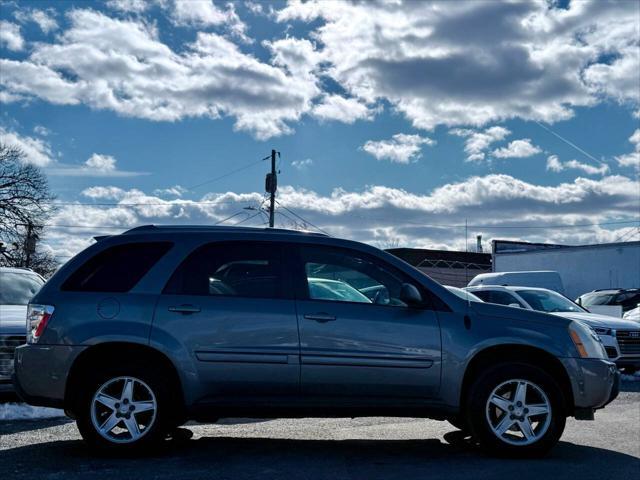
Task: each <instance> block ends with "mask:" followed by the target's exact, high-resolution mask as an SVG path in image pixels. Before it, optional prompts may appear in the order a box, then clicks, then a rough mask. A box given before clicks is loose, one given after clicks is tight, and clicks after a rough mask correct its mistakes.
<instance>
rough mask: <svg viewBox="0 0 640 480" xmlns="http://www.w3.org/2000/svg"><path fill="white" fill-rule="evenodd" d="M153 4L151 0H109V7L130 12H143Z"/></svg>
mask: <svg viewBox="0 0 640 480" xmlns="http://www.w3.org/2000/svg"><path fill="white" fill-rule="evenodd" d="M151 5H152V2H151V1H150V0H108V1H107V7H109V8H111V9H113V10H119V11H121V12H128V13H142V12H144V11H145V10H147V9H148V8H149V7H150V6H151Z"/></svg>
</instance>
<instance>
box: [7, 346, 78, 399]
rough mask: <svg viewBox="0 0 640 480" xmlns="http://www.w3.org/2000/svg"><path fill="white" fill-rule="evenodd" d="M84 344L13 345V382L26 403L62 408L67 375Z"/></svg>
mask: <svg viewBox="0 0 640 480" xmlns="http://www.w3.org/2000/svg"><path fill="white" fill-rule="evenodd" d="M83 349H84V347H73V346H67V345H22V346H20V347H18V348H16V353H15V373H14V374H13V385H14V388H15V390H16V393H17V394H18V396H19V397H21V398H22V399H23V400H24V401H25V402H27V403H29V404H30V405H38V406H42V407H56V408H63V407H64V401H65V389H66V385H67V376H68V374H69V372H70V370H71V366H72V365H73V362H74V360H75V359H76V358H77V356H78V355H79V354H80V352H81V351H82V350H83Z"/></svg>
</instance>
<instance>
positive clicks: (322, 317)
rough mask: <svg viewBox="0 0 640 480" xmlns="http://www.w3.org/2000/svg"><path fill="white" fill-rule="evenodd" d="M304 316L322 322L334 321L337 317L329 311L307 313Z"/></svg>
mask: <svg viewBox="0 0 640 480" xmlns="http://www.w3.org/2000/svg"><path fill="white" fill-rule="evenodd" d="M304 318H306V319H307V320H315V321H316V322H320V323H327V322H333V321H334V320H335V319H336V317H335V316H334V315H329V314H328V313H307V314H305V316H304Z"/></svg>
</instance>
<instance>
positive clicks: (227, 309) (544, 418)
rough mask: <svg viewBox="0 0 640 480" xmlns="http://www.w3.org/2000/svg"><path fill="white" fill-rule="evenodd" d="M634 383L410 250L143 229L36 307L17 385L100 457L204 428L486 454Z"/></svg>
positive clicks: (598, 347) (266, 233)
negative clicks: (424, 434)
mask: <svg viewBox="0 0 640 480" xmlns="http://www.w3.org/2000/svg"><path fill="white" fill-rule="evenodd" d="M618 381H619V380H618V373H617V371H616V368H615V365H614V364H613V363H611V362H610V361H608V360H607V358H606V353H605V350H604V348H603V346H602V344H601V343H600V340H599V339H598V336H597V335H595V333H594V332H593V330H591V328H590V327H588V326H587V325H585V324H583V323H581V322H579V321H575V320H570V319H564V318H559V317H557V316H552V315H547V314H544V313H539V312H535V311H529V310H523V309H518V308H513V307H507V306H501V305H493V304H489V303H478V302H469V301H465V300H464V299H462V298H459V297H458V296H456V295H455V294H454V293H451V292H450V291H448V290H447V289H446V288H444V287H443V286H441V285H440V284H438V283H437V282H435V281H433V280H431V279H430V278H429V277H427V276H426V275H424V274H423V273H421V272H420V271H418V270H417V269H415V268H413V267H411V266H410V265H408V264H406V263H404V262H403V261H401V260H399V259H398V258H396V257H394V256H392V255H390V254H388V253H385V252H383V251H380V250H378V249H376V248H373V247H371V246H367V245H364V244H360V243H357V242H352V241H347V240H340V239H336V238H332V237H328V236H325V235H320V234H313V233H304V232H295V231H287V230H277V229H254V228H241V227H197V226H194V227H189V226H183V227H159V226H145V227H138V228H134V229H132V230H129V231H127V232H125V233H123V234H121V235H115V236H109V237H103V238H99V239H98V241H97V242H96V243H95V244H93V245H92V246H90V247H89V248H87V249H86V250H85V251H83V252H82V253H80V254H79V255H77V256H76V257H75V258H73V259H72V260H71V261H69V262H68V263H67V264H65V265H64V266H63V267H62V268H61V269H60V270H59V271H58V272H57V273H56V274H55V275H54V276H53V277H52V278H51V279H50V280H49V281H48V282H47V283H46V284H45V285H44V286H43V287H42V289H41V290H40V291H39V292H38V294H37V295H36V296H35V297H34V298H33V300H32V301H31V303H30V305H29V307H28V312H27V344H25V345H23V346H20V347H18V348H17V349H16V355H15V376H14V382H15V386H16V389H17V391H18V392H19V394H20V395H21V397H22V398H23V399H24V400H25V401H27V402H28V403H30V404H32V405H42V406H50V407H59V408H64V409H65V411H66V412H67V414H68V415H69V416H70V417H72V418H74V419H75V420H76V422H77V426H78V429H79V430H80V433H81V434H82V436H83V438H84V439H85V441H86V442H88V443H89V444H90V445H92V446H94V447H96V448H103V449H105V448H106V449H112V450H122V449H127V450H128V449H131V448H134V449H142V448H146V447H149V446H152V445H154V444H156V443H157V442H158V441H160V440H162V439H164V438H166V437H167V435H169V434H170V432H171V431H172V430H174V429H175V428H177V427H178V426H179V425H181V424H183V423H185V422H186V421H188V420H194V421H200V422H212V421H215V420H217V419H219V418H222V417H231V416H235V417H261V418H276V417H290V418H293V417H355V416H379V415H386V416H404V417H426V418H432V419H437V420H448V421H449V422H451V423H452V424H453V425H454V426H456V427H458V428H460V429H462V430H465V431H467V432H468V433H469V434H470V435H471V437H472V438H473V439H474V440H475V442H476V443H477V444H479V445H480V446H481V447H483V448H484V449H485V450H486V451H488V452H490V453H495V454H501V455H511V456H532V455H539V454H542V453H544V452H546V451H547V450H548V449H550V448H551V447H552V446H553V445H554V444H555V443H556V442H557V441H558V439H559V438H560V436H561V435H562V432H563V429H564V427H565V420H566V418H567V417H569V416H573V417H576V418H578V419H589V420H592V419H593V418H594V415H593V414H594V411H595V410H596V409H598V408H602V407H603V406H604V405H606V404H607V403H608V402H610V401H611V400H613V398H615V396H616V395H617V390H618Z"/></svg>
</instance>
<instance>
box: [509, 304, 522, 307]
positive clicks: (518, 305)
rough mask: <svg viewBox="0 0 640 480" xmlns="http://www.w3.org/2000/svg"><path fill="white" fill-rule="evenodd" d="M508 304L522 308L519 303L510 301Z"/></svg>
mask: <svg viewBox="0 0 640 480" xmlns="http://www.w3.org/2000/svg"><path fill="white" fill-rule="evenodd" d="M508 306H509V307H514V308H522V307H521V306H520V304H519V303H510V304H509V305H508Z"/></svg>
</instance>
